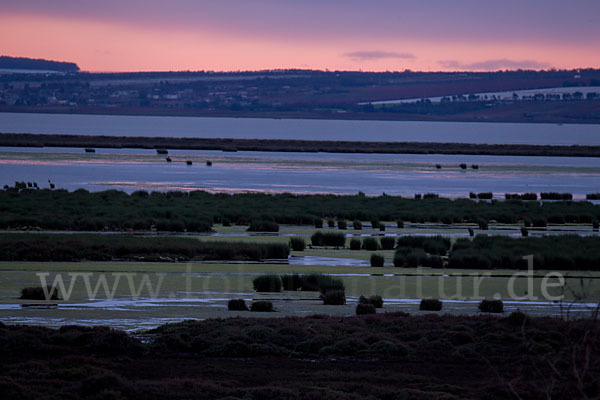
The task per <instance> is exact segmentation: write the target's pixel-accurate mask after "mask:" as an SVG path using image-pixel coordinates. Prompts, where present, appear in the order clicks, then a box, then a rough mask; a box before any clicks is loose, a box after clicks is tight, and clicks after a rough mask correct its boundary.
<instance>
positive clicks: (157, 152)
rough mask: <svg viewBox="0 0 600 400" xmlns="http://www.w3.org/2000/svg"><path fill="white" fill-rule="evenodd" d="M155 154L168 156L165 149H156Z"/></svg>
mask: <svg viewBox="0 0 600 400" xmlns="http://www.w3.org/2000/svg"><path fill="white" fill-rule="evenodd" d="M156 154H169V152H168V151H167V150H166V149H156Z"/></svg>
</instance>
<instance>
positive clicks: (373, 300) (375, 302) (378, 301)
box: [358, 295, 383, 308]
mask: <svg viewBox="0 0 600 400" xmlns="http://www.w3.org/2000/svg"><path fill="white" fill-rule="evenodd" d="M358 303H359V304H371V305H372V306H373V307H375V308H382V307H383V299H382V298H381V296H379V295H373V296H369V297H365V296H360V297H359V298H358Z"/></svg>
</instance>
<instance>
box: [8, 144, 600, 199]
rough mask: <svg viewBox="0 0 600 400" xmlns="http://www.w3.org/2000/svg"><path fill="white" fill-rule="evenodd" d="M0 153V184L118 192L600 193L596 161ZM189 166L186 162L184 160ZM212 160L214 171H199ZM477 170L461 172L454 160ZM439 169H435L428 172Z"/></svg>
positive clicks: (48, 150)
mask: <svg viewBox="0 0 600 400" xmlns="http://www.w3.org/2000/svg"><path fill="white" fill-rule="evenodd" d="M169 155H170V157H171V158H172V159H173V162H172V163H167V162H166V161H165V158H164V156H158V155H156V152H155V151H153V150H143V149H97V153H95V154H87V153H84V151H83V149H76V148H7V147H4V148H3V147H0V184H1V185H4V184H9V185H12V184H13V183H14V181H16V180H18V181H29V182H37V183H38V184H39V185H40V186H41V187H48V180H51V181H52V182H54V183H55V184H56V187H57V188H65V189H69V190H75V189H78V188H80V187H83V188H86V189H88V190H91V191H97V190H104V189H122V190H125V191H127V192H131V191H134V190H138V189H145V190H208V191H212V192H242V191H262V192H292V193H337V194H354V193H357V192H358V191H363V192H365V193H366V194H371V195H376V194H381V193H383V192H386V193H388V194H394V195H405V196H412V195H413V194H414V193H428V192H435V193H439V194H441V195H444V196H451V197H464V196H466V195H468V193H469V192H471V191H473V192H487V191H490V192H493V193H495V194H496V195H497V196H499V197H503V196H504V193H505V192H543V191H544V192H545V191H558V192H570V193H573V194H574V195H575V196H576V197H578V198H583V197H585V194H587V193H595V192H600V158H570V157H512V156H511V157H507V156H464V155H392V154H324V153H269V152H237V153H223V152H220V151H196V150H188V151H185V150H184V151H170V154H169ZM186 160H191V161H193V165H192V166H188V165H186V163H185V161H186ZM206 160H211V161H212V162H213V166H212V167H207V166H206V165H205V163H206ZM462 162H464V163H467V164H468V165H471V164H478V165H479V169H478V170H473V169H471V168H469V169H467V170H461V169H460V168H459V166H458V165H459V164H460V163H462ZM435 164H440V165H441V166H442V169H436V168H435Z"/></svg>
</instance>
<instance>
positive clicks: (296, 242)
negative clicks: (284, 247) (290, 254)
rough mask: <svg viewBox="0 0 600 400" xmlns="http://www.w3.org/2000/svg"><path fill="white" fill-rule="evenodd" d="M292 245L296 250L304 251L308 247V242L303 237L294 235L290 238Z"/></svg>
mask: <svg viewBox="0 0 600 400" xmlns="http://www.w3.org/2000/svg"><path fill="white" fill-rule="evenodd" d="M290 247H291V248H292V250H294V251H304V249H305V248H306V242H305V241H304V239H303V238H300V237H293V238H291V239H290Z"/></svg>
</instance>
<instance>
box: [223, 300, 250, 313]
mask: <svg viewBox="0 0 600 400" xmlns="http://www.w3.org/2000/svg"><path fill="white" fill-rule="evenodd" d="M227 309H228V310H229V311H248V306H247V305H246V301H245V300H244V299H231V300H229V301H228V302H227Z"/></svg>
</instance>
